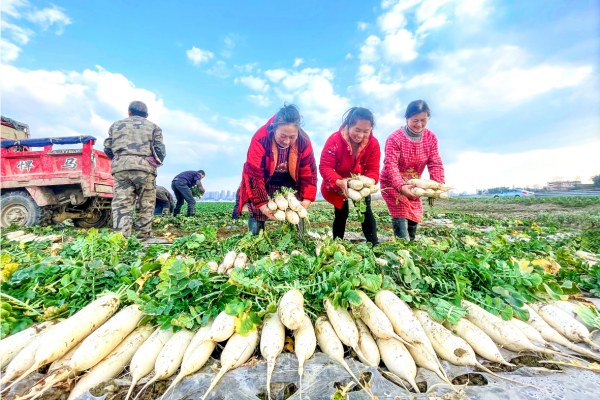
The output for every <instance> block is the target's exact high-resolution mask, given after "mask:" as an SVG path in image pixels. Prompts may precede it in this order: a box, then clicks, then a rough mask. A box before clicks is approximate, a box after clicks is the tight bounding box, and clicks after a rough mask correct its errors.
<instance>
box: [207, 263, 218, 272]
mask: <svg viewBox="0 0 600 400" xmlns="http://www.w3.org/2000/svg"><path fill="white" fill-rule="evenodd" d="M206 265H208V270H209V271H210V272H211V273H213V274H216V273H217V272H219V264H218V263H217V262H216V261H209V262H207V263H206Z"/></svg>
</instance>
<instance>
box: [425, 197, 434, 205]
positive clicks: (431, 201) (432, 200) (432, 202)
mask: <svg viewBox="0 0 600 400" xmlns="http://www.w3.org/2000/svg"><path fill="white" fill-rule="evenodd" d="M427 202H428V203H429V205H430V206H431V207H433V204H434V203H435V199H434V198H433V197H430V198H428V199H427Z"/></svg>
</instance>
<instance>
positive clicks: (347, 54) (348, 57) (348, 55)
mask: <svg viewBox="0 0 600 400" xmlns="http://www.w3.org/2000/svg"><path fill="white" fill-rule="evenodd" d="M353 58H354V56H352V53H346V55H345V56H344V60H352V59H353Z"/></svg>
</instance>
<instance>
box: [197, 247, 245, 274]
mask: <svg viewBox="0 0 600 400" xmlns="http://www.w3.org/2000/svg"><path fill="white" fill-rule="evenodd" d="M206 265H208V267H209V269H210V272H212V273H218V274H227V275H229V274H231V271H233V269H234V268H248V256H247V255H246V253H244V252H243V251H240V252H239V253H236V252H235V251H233V250H231V251H229V252H227V254H225V257H224V258H223V262H222V263H221V264H218V263H217V262H216V261H209V262H207V263H206Z"/></svg>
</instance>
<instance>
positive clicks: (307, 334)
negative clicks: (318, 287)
mask: <svg viewBox="0 0 600 400" xmlns="http://www.w3.org/2000/svg"><path fill="white" fill-rule="evenodd" d="M316 348H317V337H316V336H315V329H314V328H313V325H312V322H311V321H310V318H308V317H306V318H304V319H303V321H302V325H301V326H300V328H298V329H297V330H296V331H295V332H294V353H296V357H297V358H298V379H299V381H300V385H299V386H300V395H302V375H303V374H304V363H305V362H306V361H307V360H308V359H309V358H311V357H312V355H313V354H314V353H315V349H316Z"/></svg>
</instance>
